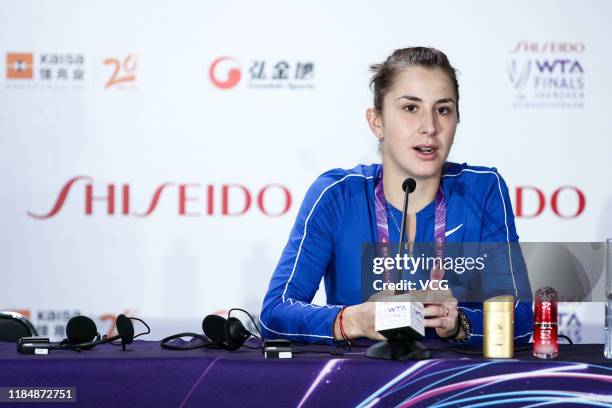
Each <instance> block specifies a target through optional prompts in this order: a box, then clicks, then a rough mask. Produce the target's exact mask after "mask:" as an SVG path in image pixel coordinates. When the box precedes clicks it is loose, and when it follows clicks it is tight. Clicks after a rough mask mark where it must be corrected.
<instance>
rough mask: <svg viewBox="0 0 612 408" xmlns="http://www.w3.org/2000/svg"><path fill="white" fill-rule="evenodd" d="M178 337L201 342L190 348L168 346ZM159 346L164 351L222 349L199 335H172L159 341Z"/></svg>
mask: <svg viewBox="0 0 612 408" xmlns="http://www.w3.org/2000/svg"><path fill="white" fill-rule="evenodd" d="M180 337H192V338H194V339H198V340H201V341H202V343H201V344H193V345H190V346H173V345H172V344H170V342H171V341H172V340H176V339H178V338H180ZM160 346H161V347H162V348H164V349H166V350H195V349H199V348H212V349H222V348H223V347H222V345H220V344H217V343H211V342H210V341H209V340H208V338H206V337H204V336H203V335H201V334H197V333H179V334H173V335H172V336H168V337H166V338H164V339H162V340H161V342H160Z"/></svg>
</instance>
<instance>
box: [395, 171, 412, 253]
mask: <svg viewBox="0 0 612 408" xmlns="http://www.w3.org/2000/svg"><path fill="white" fill-rule="evenodd" d="M415 189H416V181H415V180H414V179H413V178H412V177H408V178H407V179H406V180H404V182H403V183H402V190H404V191H405V192H406V195H405V196H404V210H403V211H402V227H401V228H400V240H399V247H398V248H397V252H398V255H399V256H400V257H401V256H402V247H403V245H402V244H403V242H404V234H405V233H406V214H407V213H408V194H410V193H412V192H413V191H414V190H415Z"/></svg>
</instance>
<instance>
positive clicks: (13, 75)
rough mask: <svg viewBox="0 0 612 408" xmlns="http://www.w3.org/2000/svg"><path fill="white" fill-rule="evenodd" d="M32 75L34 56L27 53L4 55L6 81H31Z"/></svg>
mask: <svg viewBox="0 0 612 408" xmlns="http://www.w3.org/2000/svg"><path fill="white" fill-rule="evenodd" d="M33 75H34V56H33V55H32V54H27V53H24V54H22V53H13V52H9V53H8V54H6V77H7V78H8V79H32V77H33Z"/></svg>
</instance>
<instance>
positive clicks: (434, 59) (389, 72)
mask: <svg viewBox="0 0 612 408" xmlns="http://www.w3.org/2000/svg"><path fill="white" fill-rule="evenodd" d="M410 66H420V67H425V68H440V69H441V70H442V71H444V73H446V75H448V77H449V78H450V80H451V82H452V83H453V88H454V91H455V97H456V98H457V100H456V102H457V122H458V121H459V84H458V83H457V75H456V70H455V68H453V66H452V65H451V64H450V62H449V61H448V57H447V56H446V54H444V53H443V52H442V51H440V50H437V49H435V48H431V47H409V48H400V49H397V50H395V51H393V53H392V54H391V55H390V56H389V57H388V58H387V59H386V60H385V62H383V63H382V64H373V65H371V66H370V71H372V72H373V73H374V75H372V78H371V79H370V89H372V92H374V107H375V108H376V110H377V111H378V112H381V113H382V108H383V100H384V98H385V95H386V94H387V93H388V92H389V90H390V89H391V87H392V86H393V83H394V81H395V78H396V77H397V75H398V74H399V73H400V72H401V70H402V69H403V68H407V67H410Z"/></svg>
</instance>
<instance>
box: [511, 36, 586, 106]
mask: <svg viewBox="0 0 612 408" xmlns="http://www.w3.org/2000/svg"><path fill="white" fill-rule="evenodd" d="M584 50H585V46H584V44H583V43H580V42H579V43H569V42H558V43H557V42H544V43H539V42H529V41H519V42H518V43H517V44H516V46H515V47H514V49H513V50H512V51H511V53H510V55H511V58H510V60H509V62H508V78H509V79H510V83H511V84H512V87H513V88H514V106H515V107H562V108H582V107H583V101H584V64H583V63H584V60H583V58H584Z"/></svg>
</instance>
